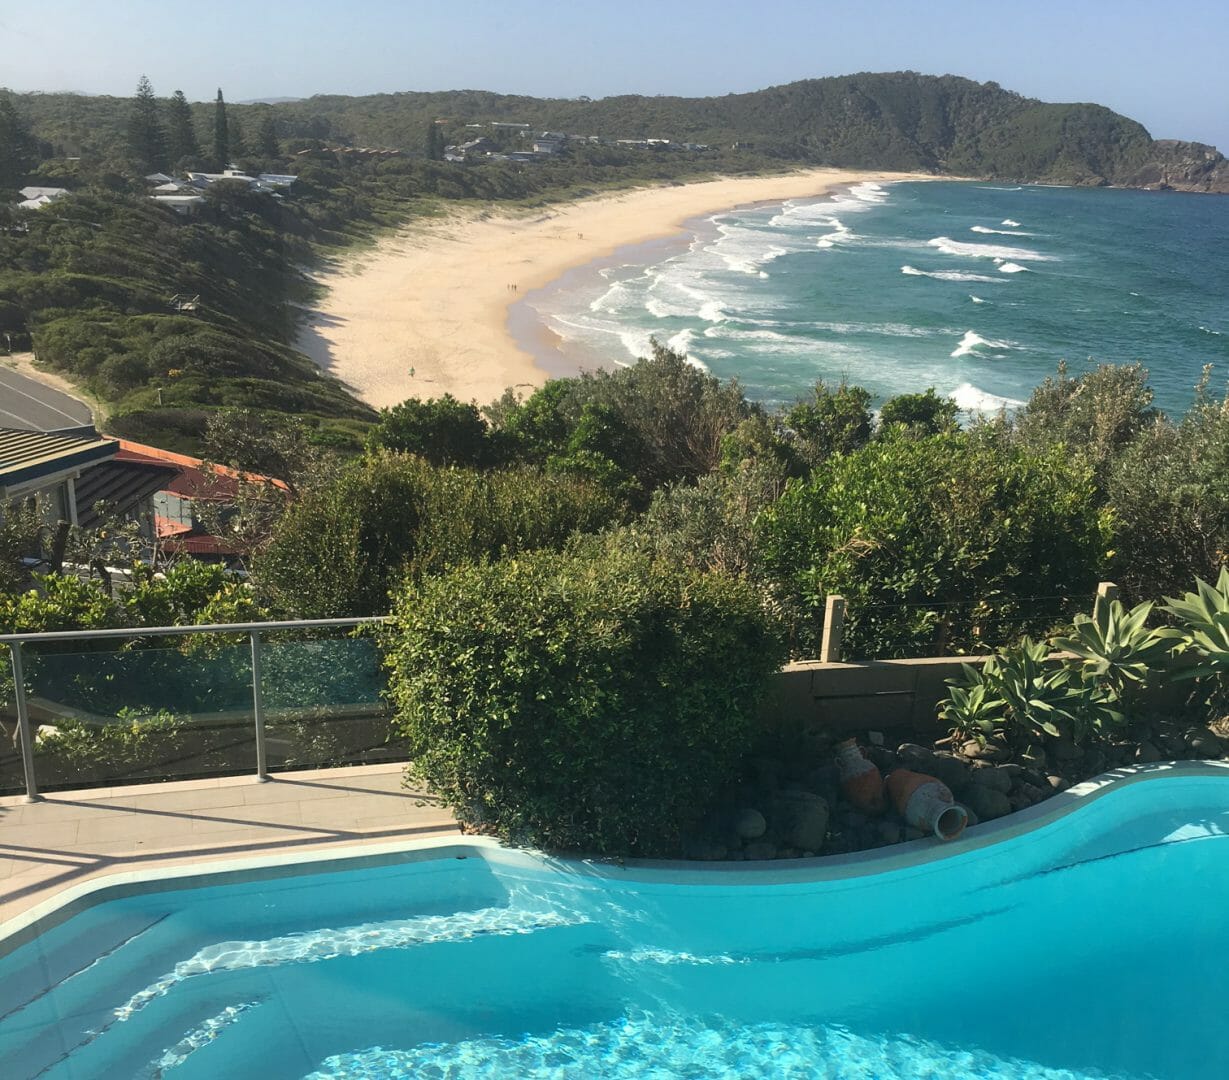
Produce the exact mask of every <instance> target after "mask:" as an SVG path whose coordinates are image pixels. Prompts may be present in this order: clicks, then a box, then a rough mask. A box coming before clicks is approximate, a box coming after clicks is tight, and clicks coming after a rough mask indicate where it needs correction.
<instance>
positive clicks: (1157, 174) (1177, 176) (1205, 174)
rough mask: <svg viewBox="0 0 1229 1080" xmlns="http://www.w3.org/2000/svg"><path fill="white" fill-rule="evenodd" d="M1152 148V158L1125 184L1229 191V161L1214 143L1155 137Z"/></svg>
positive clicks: (1170, 189) (1167, 189)
mask: <svg viewBox="0 0 1229 1080" xmlns="http://www.w3.org/2000/svg"><path fill="white" fill-rule="evenodd" d="M1152 147H1153V152H1154V155H1155V156H1154V157H1153V160H1151V161H1149V162H1148V163H1147V164H1146V165H1144V166H1142V167H1141V168H1140V169H1138V170H1137V171H1136V172H1134V173H1133V174H1132V175H1131V176H1129V177H1127V178H1125V179H1124V180H1123V186H1125V187H1142V188H1150V189H1153V190H1158V191H1212V192H1220V193H1221V194H1229V160H1226V159H1225V155H1224V154H1222V153H1221V152H1220V151H1219V150H1217V149H1216V147H1215V146H1208V145H1206V144H1205V143H1196V142H1182V141H1181V140H1179V139H1156V140H1154V141H1153V144H1152Z"/></svg>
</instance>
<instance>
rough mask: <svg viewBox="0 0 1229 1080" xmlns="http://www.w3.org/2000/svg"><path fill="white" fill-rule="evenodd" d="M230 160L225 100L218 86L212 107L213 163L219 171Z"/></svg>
mask: <svg viewBox="0 0 1229 1080" xmlns="http://www.w3.org/2000/svg"><path fill="white" fill-rule="evenodd" d="M229 160H230V132H229V131H228V130H227V126H226V102H225V101H223V100H222V90H221V88H220V87H219V88H218V100H217V103H216V104H215V105H214V107H213V163H214V166H215V167H216V168H217V170H218V171H219V172H221V171H222V170H223V169H225V168H226V163H227V162H228V161H229Z"/></svg>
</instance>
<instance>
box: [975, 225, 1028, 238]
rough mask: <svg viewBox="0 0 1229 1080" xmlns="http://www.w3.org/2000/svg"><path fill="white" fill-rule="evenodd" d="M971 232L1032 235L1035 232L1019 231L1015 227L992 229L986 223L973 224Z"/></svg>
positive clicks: (998, 234)
mask: <svg viewBox="0 0 1229 1080" xmlns="http://www.w3.org/2000/svg"><path fill="white" fill-rule="evenodd" d="M969 232H975V233H990V234H992V235H994V236H1032V235H1033V233H1027V232H1017V231H1016V230H1014V229H991V228H989V227H987V226H985V225H971V226H969Z"/></svg>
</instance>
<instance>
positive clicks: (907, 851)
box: [0, 761, 1229, 956]
mask: <svg viewBox="0 0 1229 1080" xmlns="http://www.w3.org/2000/svg"><path fill="white" fill-rule="evenodd" d="M1174 777H1219V778H1229V762H1225V761H1175V762H1157V763H1155V764H1149V765H1137V766H1131V767H1127V768H1121V769H1113V770H1111V771H1109V772H1105V773H1102V774H1101V775H1100V776H1097V777H1094V778H1093V779H1091V780H1086V781H1084V782H1083V783H1081V784H1077V785H1075V786H1074V787H1071V788H1069V789H1068V790H1067V791H1064V792H1060V793H1059V794H1057V795H1054V796H1051V797H1050V798H1049V799H1046V800H1044V801H1043V802H1040V803H1037V804H1036V805H1034V806H1031V807H1028V808H1027V809H1024V810H1020V811H1017V812H1016V813H1013V814H1008V815H1006V816H1005V817H1002V818H998V819H996V820H994V821H989V822H985V823H984V824H981V825H977V826H974V827H972V828H969V829H966V830H965V832H964V833H963V835H962V836H960V837H959V838H958V839H956V840H953V841H950V842H947V843H942V842H940V841H937V840H934V839H931V838H924V839H921V840H910V841H907V842H905V843H901V844H893V845H890V846H889V847H887V848H874V849H871V850H869V851H861V852H855V853H853V854H849V855H823V856H817V857H815V858H812V859H777V860H764V861H743V862H719V861H713V862H697V861H692V860H654V859H628V860H625V861H622V862H619V861H613V860H609V859H597V858H584V857H581V856H559V855H550V854H547V853H544V852H540V851H533V850H529V849H524V848H514V847H509V846H508V845H506V844H504V843H502V842H501V841H499V840H495V839H492V838H489V837H477V836H475V837H466V838H465V839H462V840H457V839H455V838H451V837H431V838H426V839H420V840H400V841H390V842H388V843H383V844H372V843H365V844H362V845H354V846H353V847H351V846H346V847H331V848H328V849H326V850H321V851H315V852H288V853H280V854H274V853H269V854H263V855H257V856H246V857H243V858H236V859H227V860H216V861H211V862H210V863H209V864H208V865H182V866H173V867H164V868H162V869H155V868H149V869H134V870H117V871H115V872H113V873H108V874H105V875H101V876H97V877H94V878H91V879H90V880H88V881H84V882H81V883H79V884H77V885H70V886H67V887H65V888H64V889H63V890H62V891H61V892H59V893H57V894H56V895H55V896H53V897H50V898H48V899H47V900H44V901H41V902H40V903H38V904H36V905H34V906H32V907H30V908H28V909H26V910H25V911H22V912H21V913H20V914H18V915H16V916H14V917H13V918H11V919H9V920H8V921H7V922H5V923H2V924H0V956H3V955H4V954H5V953H7V952H9V951H11V949H12V948H15V947H17V945H18V944H20V943H22V942H23V941H26V940H29V939H30V938H31V937H32V936H36V933H37V931H41V930H43V929H47V928H49V926H45V925H41V924H44V923H46V924H50V925H55V924H56V923H59V922H62V921H64V920H65V919H67V918H70V917H71V916H72V915H73V914H75V913H76V912H77V911H79V910H80V909H81V908H83V907H89V906H93V905H94V904H97V903H102V902H105V901H106V900H107V899H109V898H110V896H108V895H107V894H113V893H116V892H120V893H121V894H123V893H127V892H129V891H130V890H131V891H144V890H140V889H139V886H142V885H146V886H152V887H155V888H151V889H150V891H163V890H166V889H176V888H200V887H205V886H209V885H221V884H227V883H230V882H235V881H242V880H244V879H247V880H251V879H253V878H256V879H260V878H266V877H280V876H291V875H293V876H299V875H302V874H310V873H321V872H330V871H340V870H350V869H356V868H358V867H361V866H362V865H364V864H373V863H374V864H388V863H390V862H423V861H427V860H431V859H446V858H480V859H483V860H485V861H486V862H488V863H490V864H492V865H495V866H500V865H502V866H509V867H519V868H522V869H523V868H526V867H534V866H538V867H542V868H552V867H553V868H558V869H566V870H568V871H569V872H571V873H574V874H577V875H579V876H581V877H592V878H599V879H602V880H607V881H621V882H627V883H634V882H641V883H652V884H657V885H670V884H676V885H720V886H726V887H728V886H731V885H755V886H763V885H773V884H783V885H784V884H790V885H797V884H801V883H815V882H825V881H842V880H847V879H851V878H859V877H867V876H870V875H874V874H882V873H888V872H891V871H897V870H902V869H906V868H910V867H919V866H924V865H927V864H931V863H937V862H940V861H942V860H944V859H949V858H952V857H955V856H958V855H963V854H966V853H968V852H970V851H977V850H980V849H984V848H987V847H989V846H991V845H993V844H998V843H1001V842H1003V841H1005V840H1010V839H1013V838H1015V837H1017V836H1022V835H1025V834H1027V833H1030V832H1033V831H1035V830H1037V829H1039V828H1042V827H1044V826H1046V825H1049V824H1051V823H1053V822H1055V821H1058V820H1060V819H1061V818H1063V817H1066V816H1067V815H1069V814H1071V813H1074V812H1075V811H1077V810H1079V809H1081V808H1083V807H1085V806H1087V805H1089V804H1090V803H1091V802H1094V801H1096V800H1097V799H1099V798H1101V797H1102V796H1104V795H1106V794H1108V793H1109V792H1111V791H1116V790H1120V789H1122V788H1125V787H1129V786H1131V785H1133V784H1138V783H1142V782H1145V781H1149V780H1157V779H1171V778H1174ZM277 871H282V872H283V873H281V874H279V873H277ZM57 916H58V917H57ZM32 930H33V931H35V933H34V934H32V933H31V931H32Z"/></svg>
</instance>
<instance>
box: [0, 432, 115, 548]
mask: <svg viewBox="0 0 1229 1080" xmlns="http://www.w3.org/2000/svg"><path fill="white" fill-rule="evenodd" d="M118 450H119V444H118V443H116V442H115V441H114V440H112V439H104V438H102V437H101V436H99V435H98V433H97V432H95V431H94V429H93V428H92V427H87V428H74V429H69V430H66V431H30V430H25V429H21V428H0V514H2V513H3V510H4V507H6V506H8V505H9V504H10V503H13V502H17V501H21V502H32V503H33V505H34V506H35V507H36V508H37V509H38V511H39V513H40V514H41V515H42V517H43V519H44V520H45V521H47V522H48V523H53V522H57V521H68V522H71V523H72V524H74V525H75V524H77V521H78V517H79V515H78V509H77V508H78V499H77V481H78V479H80V477H81V476H82V475H83V473H85V472H86V470H88V469H90V468H93V467H96V466H97V465H99V464H100V463H101V462H104V461H108V460H110V459H111V458H113V457H115V455H116V452H117V451H118Z"/></svg>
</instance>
